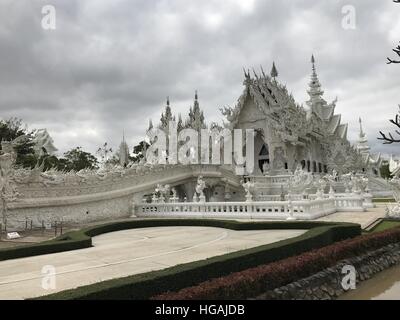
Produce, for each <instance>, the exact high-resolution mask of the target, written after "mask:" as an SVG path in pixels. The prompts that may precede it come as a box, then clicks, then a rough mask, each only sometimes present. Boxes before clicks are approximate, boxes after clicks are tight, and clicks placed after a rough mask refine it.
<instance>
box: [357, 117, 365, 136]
mask: <svg viewBox="0 0 400 320" xmlns="http://www.w3.org/2000/svg"><path fill="white" fill-rule="evenodd" d="M358 121H359V122H360V138H361V137H362V138H363V137H365V133H364V130H363V126H362V120H361V117H360V118H359V119H358Z"/></svg>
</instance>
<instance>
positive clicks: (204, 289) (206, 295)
mask: <svg viewBox="0 0 400 320" xmlns="http://www.w3.org/2000/svg"><path fill="white" fill-rule="evenodd" d="M399 241H400V228H394V229H390V230H386V231H383V232H379V233H374V234H369V235H364V236H359V237H357V238H354V239H349V240H344V241H341V242H338V243H335V244H332V245H329V246H326V247H323V248H320V249H316V250H312V251H310V252H306V253H303V254H300V255H298V256H294V257H290V258H287V259H284V260H281V261H277V262H273V263H269V264H264V265H260V266H258V267H255V268H249V269H247V270H243V271H240V272H235V273H232V274H230V275H228V276H224V277H219V278H215V279H211V280H209V281H205V282H202V283H200V284H198V285H196V286H192V287H188V288H184V289H182V290H179V291H177V292H166V293H163V294H161V295H156V296H154V297H153V298H152V299H155V300H185V299H186V300H187V299H194V300H200V299H210V300H213V299H247V298H252V297H256V296H257V295H260V294H262V293H264V292H266V291H268V290H272V289H275V288H278V287H281V286H284V285H287V284H289V283H291V282H294V281H296V280H299V279H302V278H305V277H309V276H311V275H312V274H314V273H317V272H319V271H321V270H323V269H326V268H328V267H331V266H333V265H335V264H336V263H337V262H339V261H340V260H343V259H347V258H350V257H354V256H358V255H361V254H364V253H366V252H368V251H371V250H375V249H378V248H380V247H383V246H386V245H389V244H392V243H396V242H399Z"/></svg>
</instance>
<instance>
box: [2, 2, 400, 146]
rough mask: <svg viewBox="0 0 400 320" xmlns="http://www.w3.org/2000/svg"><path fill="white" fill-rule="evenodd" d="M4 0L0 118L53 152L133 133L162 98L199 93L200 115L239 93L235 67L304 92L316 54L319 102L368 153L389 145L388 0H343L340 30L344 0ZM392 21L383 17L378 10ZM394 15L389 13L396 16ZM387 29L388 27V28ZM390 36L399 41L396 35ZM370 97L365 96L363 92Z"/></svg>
mask: <svg viewBox="0 0 400 320" xmlns="http://www.w3.org/2000/svg"><path fill="white" fill-rule="evenodd" d="M249 3H250V4H251V1H246V2H243V1H239V0H228V1H216V0H213V1H212V0H210V1H202V2H200V1H196V2H194V1H190V2H189V1H184V0H174V1H166V0H158V1H145V0H140V1H127V0H120V1H112V2H110V1H105V0H102V1H101V0H86V1H78V0H72V1H61V0H59V1H54V0H53V1H28V0H25V1H11V0H6V1H3V2H2V3H1V4H0V21H1V23H0V52H1V58H2V59H0V97H1V98H0V116H1V117H3V118H7V117H9V116H19V117H21V118H23V119H24V121H25V122H27V123H28V124H30V126H31V127H47V128H48V129H49V131H50V133H51V134H52V135H53V137H54V139H55V142H56V144H57V146H58V147H59V149H61V150H62V151H65V150H67V149H68V148H72V147H74V146H76V145H82V146H84V147H85V148H88V149H89V150H91V151H95V150H96V148H97V147H98V146H99V145H101V144H102V143H103V142H104V141H108V142H109V143H111V144H112V145H114V146H117V145H118V144H119V141H120V138H121V135H122V130H123V129H125V132H126V136H127V137H128V142H129V143H130V144H131V145H132V144H134V143H137V142H138V141H139V140H140V139H141V138H142V137H143V135H144V130H145V128H146V127H147V123H148V119H149V118H151V117H152V118H153V120H154V121H156V120H158V119H156V118H157V117H158V116H159V114H160V113H161V112H162V108H163V107H164V104H165V98H166V96H167V95H169V96H170V97H171V101H172V105H173V107H174V110H175V111H176V112H182V113H186V112H187V109H188V107H189V105H190V104H191V103H192V99H193V94H194V90H195V89H198V90H199V94H200V103H201V106H202V107H203V108H204V110H205V114H206V117H207V119H208V120H209V121H215V120H219V121H220V120H221V119H222V118H221V115H220V113H219V107H221V106H223V105H232V104H234V103H235V102H236V99H237V98H238V97H239V95H240V94H241V91H242V81H243V75H242V67H246V68H252V67H254V68H256V69H258V68H259V65H263V66H264V69H265V70H266V71H269V69H270V66H271V64H272V61H273V60H275V61H276V63H277V66H278V70H279V72H280V77H279V79H280V81H282V82H284V83H286V84H287V86H288V88H289V90H292V91H293V93H294V96H295V97H296V99H297V100H298V102H300V103H301V102H304V101H305V100H306V99H307V94H306V89H307V85H308V81H309V74H310V68H311V67H310V63H309V59H310V55H311V53H315V54H316V57H317V67H318V72H319V75H320V78H321V82H322V84H323V86H324V89H325V91H326V98H327V100H330V99H333V98H334V97H335V96H336V95H339V103H338V106H337V112H340V113H342V115H343V116H342V121H344V122H349V124H350V128H349V136H350V138H351V139H352V140H355V139H356V135H357V132H358V122H357V121H358V117H359V116H360V115H361V116H362V117H363V119H364V126H365V130H366V131H367V133H368V136H369V137H370V143H371V145H372V146H373V148H374V150H375V151H380V152H384V153H390V152H395V151H396V149H397V147H396V146H391V147H390V146H383V145H382V144H381V143H380V142H378V141H377V140H376V139H375V138H376V137H377V135H378V131H379V129H387V130H388V129H390V125H389V124H388V122H387V119H388V118H390V117H392V115H393V114H394V113H395V112H396V111H397V103H398V102H400V94H398V93H397V91H396V88H397V87H398V74H399V70H398V68H396V66H391V67H388V66H386V64H385V59H386V55H388V54H390V50H391V47H392V45H394V44H392V43H391V42H390V41H388V33H389V32H390V30H386V27H387V26H390V25H391V23H390V22H388V21H386V22H385V21H383V20H382V19H383V18H382V14H385V13H387V12H389V11H393V10H398V14H397V19H398V18H399V17H400V7H395V5H394V4H392V3H391V1H389V0H387V1H376V0H358V1H355V0H354V1H352V4H353V5H354V6H355V8H356V10H357V11H356V12H357V29H356V30H344V29H343V28H342V27H341V19H342V17H343V15H342V13H341V9H342V6H343V5H347V4H348V1H342V0H340V1H330V2H327V1H317V0H313V1H312V0H300V1H289V0H284V1H254V4H253V6H251V5H250V6H249V7H247V8H246V7H243V5H245V4H246V5H248V4H249ZM44 4H53V5H54V6H55V7H56V10H57V30H55V31H44V30H43V29H41V27H40V21H41V13H40V10H41V7H42V5H44ZM388 17H393V15H388ZM395 17H396V16H395ZM393 25H394V23H393ZM399 40H400V38H399ZM373 92H376V95H373V94H372V93H373Z"/></svg>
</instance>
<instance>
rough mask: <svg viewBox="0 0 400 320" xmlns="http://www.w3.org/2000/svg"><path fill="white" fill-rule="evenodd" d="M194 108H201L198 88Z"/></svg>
mask: <svg viewBox="0 0 400 320" xmlns="http://www.w3.org/2000/svg"><path fill="white" fill-rule="evenodd" d="M193 107H194V108H199V95H198V93H197V90H195V92H194V106H193Z"/></svg>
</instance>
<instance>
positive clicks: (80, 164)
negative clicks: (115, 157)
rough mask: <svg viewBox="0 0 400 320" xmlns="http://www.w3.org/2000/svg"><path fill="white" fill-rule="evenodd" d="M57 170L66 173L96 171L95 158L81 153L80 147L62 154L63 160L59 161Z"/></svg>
mask: <svg viewBox="0 0 400 320" xmlns="http://www.w3.org/2000/svg"><path fill="white" fill-rule="evenodd" d="M59 162H60V163H59V165H58V168H59V169H60V170H66V171H71V170H75V171H79V170H82V169H97V168H98V161H97V158H96V157H95V156H94V155H92V154H91V153H89V152H86V151H83V150H82V148H81V147H76V148H74V149H72V150H70V151H68V152H65V153H64V159H59Z"/></svg>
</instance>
